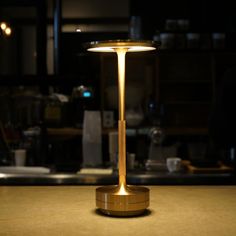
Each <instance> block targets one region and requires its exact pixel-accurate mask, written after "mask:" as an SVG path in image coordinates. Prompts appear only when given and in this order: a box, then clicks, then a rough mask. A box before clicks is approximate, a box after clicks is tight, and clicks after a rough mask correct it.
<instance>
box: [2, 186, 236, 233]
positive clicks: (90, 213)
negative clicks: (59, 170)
mask: <svg viewBox="0 0 236 236" xmlns="http://www.w3.org/2000/svg"><path fill="white" fill-rule="evenodd" d="M95 188H96V186H0V235H17V236H20V235H24V236H28V235H30V236H31V235H50V236H53V235H63V236H64V235H70V236H71V235H72V236H73V235H79V236H83V235H89V236H91V235H95V236H99V235H109V236H110V235H113V236H116V235H119V236H123V235H135V236H139V235H140V236H141V235H142V236H143V235H145V236H148V235H152V236H153V235H154V236H155V235H158V236H162V235H163V236H164V235H165V236H167V235H169V236H175V235H176V236H177V235H191V236H195V235H196V236H203V235H206V236H210V235H214V236H218V235H220V236H224V235H225V236H233V235H236V197H235V196H236V186H148V188H149V189H150V207H149V210H148V211H147V214H145V215H143V216H139V217H131V218H116V217H108V216H104V215H100V214H98V212H97V211H96V210H95Z"/></svg>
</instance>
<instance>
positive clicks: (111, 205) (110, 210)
mask: <svg viewBox="0 0 236 236" xmlns="http://www.w3.org/2000/svg"><path fill="white" fill-rule="evenodd" d="M96 206H97V208H98V209H99V210H100V211H101V212H102V213H104V214H106V215H112V216H136V215H140V214H143V213H144V212H145V210H146V209H147V207H148V206H149V189H148V188H146V187H141V186H132V185H127V186H124V187H122V186H118V185H110V186H103V187H99V188H97V189H96Z"/></svg>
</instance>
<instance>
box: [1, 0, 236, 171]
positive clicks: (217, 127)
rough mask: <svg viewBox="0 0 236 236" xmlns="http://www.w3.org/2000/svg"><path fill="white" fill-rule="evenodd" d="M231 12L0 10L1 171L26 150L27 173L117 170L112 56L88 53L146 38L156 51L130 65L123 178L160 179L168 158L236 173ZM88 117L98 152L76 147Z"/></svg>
mask: <svg viewBox="0 0 236 236" xmlns="http://www.w3.org/2000/svg"><path fill="white" fill-rule="evenodd" d="M233 9H234V7H233V5H232V4H231V3H230V1H227V0H226V1H223V2H222V1H214V2H213V1H204V0H200V1H197V2H196V1H195V2H194V3H193V2H192V1H187V0H180V1H171V0H167V1H159V0H156V1H151V0H146V1H137V0H136V1H134V0H119V1H111V0H90V1H86V0H55V1H53V0H48V1H46V0H1V1H0V22H1V29H0V125H1V126H0V128H1V129H0V131H1V132H0V166H11V165H14V161H13V158H12V151H13V150H15V149H19V148H20V149H22V148H23V149H26V150H27V161H26V165H27V166H44V167H48V168H50V169H52V170H53V171H55V172H77V171H78V170H79V169H80V168H82V167H105V168H106V167H110V166H113V167H114V168H116V166H114V163H113V161H114V159H111V158H112V157H111V156H112V155H113V154H114V153H115V154H116V151H117V150H116V147H112V145H111V143H112V137H114V136H115V135H116V130H117V119H118V114H117V108H118V107H117V106H118V104H117V64H116V56H115V55H113V54H109V53H108V54H102V53H101V54H96V53H90V52H87V51H86V49H85V47H84V43H86V42H90V41H96V40H108V39H138V40H142V39H145V40H155V41H158V42H159V41H160V42H161V46H160V49H158V50H157V51H154V52H150V53H139V54H137V53H133V54H132V53H130V54H129V55H127V70H126V119H127V152H128V154H129V155H128V157H129V156H134V157H135V165H134V167H132V168H134V169H132V168H131V167H130V168H131V171H135V170H150V171H152V170H156V169H158V168H160V169H161V168H162V167H163V166H161V165H158V162H160V163H162V162H163V163H164V162H165V160H166V158H167V157H171V156H178V157H180V158H181V159H182V160H185V161H186V163H192V164H193V165H196V166H201V167H203V168H204V167H216V166H217V167H218V165H222V164H224V166H226V167H229V168H228V169H224V170H226V171H229V170H230V171H231V170H234V169H235V163H236V162H235V161H236V159H235V140H236V139H235V137H234V134H235V131H236V128H235V119H234V118H235V115H233V109H234V107H235V103H236V99H235V95H234V94H235V90H234V89H235V88H236V87H235V82H234V80H236V73H235V70H234V67H235V65H236V51H235V39H236V37H235V36H236V15H235V13H234V11H233ZM4 23H5V24H4ZM6 29H8V30H6ZM228 80H229V81H230V82H229V83H230V85H227V81H228ZM232 81H233V82H232ZM224 89H228V90H226V92H225V91H224ZM84 111H86V114H88V116H89V114H90V115H91V114H92V115H93V118H94V120H93V119H92V122H91V119H89V118H88V119H87V120H86V122H90V123H89V125H87V126H86V127H90V128H88V130H87V132H90V135H92V136H96V141H95V142H96V145H98V146H99V147H100V148H99V147H98V146H95V144H94V143H92V144H91V143H90V144H91V146H89V142H88V143H86V140H85V139H84V137H85V136H86V134H85V132H83V131H85V130H83V127H85V126H83V124H84V123H85V116H84V114H85V112H84ZM92 111H97V112H96V113H91V112H92ZM231 113H232V114H231ZM88 116H87V117H88ZM95 117H97V120H96V122H97V123H96V122H95ZM95 124H96V125H95ZM91 127H92V128H91ZM98 127H100V128H101V129H99V128H98ZM95 133H96V134H97V135H95ZM99 134H100V136H99ZM85 148H86V150H87V152H86V151H85ZM112 148H113V149H112ZM88 150H89V151H90V153H91V154H88ZM93 152H95V154H93ZM113 152H114V153H113ZM85 153H86V155H90V157H88V158H90V159H91V157H92V161H91V160H90V161H88V160H87V159H86V160H85ZM83 154H84V155H83ZM96 154H97V155H98V157H96V158H95V155H96ZM86 158H87V157H86ZM93 158H95V159H96V160H94V162H93ZM99 158H100V159H99ZM86 161H87V162H86ZM155 161H157V162H155ZM85 163H87V165H86V164H85ZM160 163H159V164H160ZM219 163H220V164H219ZM219 167H220V166H219ZM163 168H164V167H163ZM220 171H222V169H221V170H220Z"/></svg>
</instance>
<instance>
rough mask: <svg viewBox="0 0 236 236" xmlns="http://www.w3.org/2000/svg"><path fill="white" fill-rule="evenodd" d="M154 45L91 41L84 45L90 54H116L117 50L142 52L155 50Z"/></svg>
mask: <svg viewBox="0 0 236 236" xmlns="http://www.w3.org/2000/svg"><path fill="white" fill-rule="evenodd" d="M155 45H156V43H155V42H154V41H148V40H108V41H93V42H90V43H88V44H87V45H86V47H87V50H88V51H90V52H116V50H115V49H117V48H124V49H127V52H144V51H152V50H156V48H157V47H156V46H155Z"/></svg>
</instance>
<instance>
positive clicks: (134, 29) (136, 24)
mask: <svg viewBox="0 0 236 236" xmlns="http://www.w3.org/2000/svg"><path fill="white" fill-rule="evenodd" d="M129 38H130V39H135V40H137V39H141V38H142V19H141V17H140V16H131V18H130V27H129Z"/></svg>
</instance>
